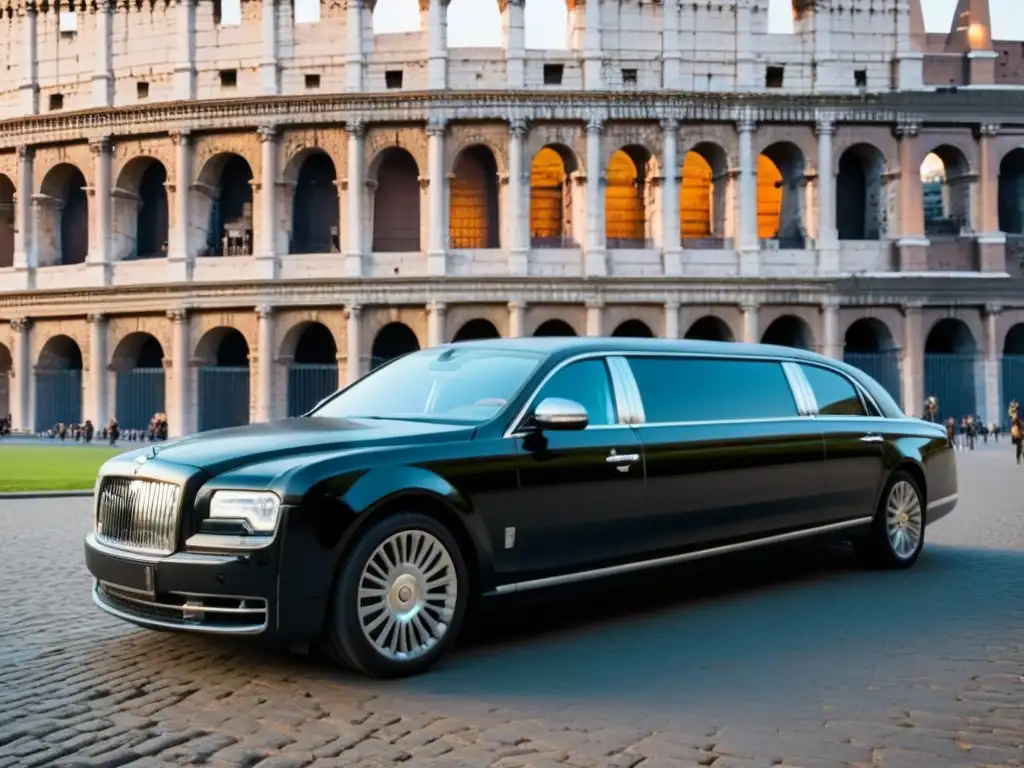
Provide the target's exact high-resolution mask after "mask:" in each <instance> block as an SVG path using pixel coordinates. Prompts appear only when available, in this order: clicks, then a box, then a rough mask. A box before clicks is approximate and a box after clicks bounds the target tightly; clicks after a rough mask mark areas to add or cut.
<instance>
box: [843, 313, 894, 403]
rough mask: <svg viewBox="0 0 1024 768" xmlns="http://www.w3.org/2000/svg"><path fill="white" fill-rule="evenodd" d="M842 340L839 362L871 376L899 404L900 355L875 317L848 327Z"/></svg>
mask: <svg viewBox="0 0 1024 768" xmlns="http://www.w3.org/2000/svg"><path fill="white" fill-rule="evenodd" d="M843 339H844V344H843V361H844V362H845V363H847V364H849V365H852V366H854V367H855V368H859V369H860V370H862V371H864V372H865V373H866V374H868V375H869V376H871V377H872V378H873V379H875V381H877V382H878V383H879V384H881V385H882V386H883V387H885V389H886V390H887V391H888V392H889V394H890V395H892V396H893V399H895V400H896V402H900V400H901V399H902V398H901V392H902V386H901V382H900V352H899V347H898V346H897V344H896V338H895V336H894V335H893V333H892V330H891V329H890V328H889V326H888V325H886V324H885V323H884V322H882V321H881V320H879V319H878V318H876V317H861V318H858V319H857V320H854V321H853V322H852V323H850V325H849V327H847V329H846V334H845V336H844V337H843Z"/></svg>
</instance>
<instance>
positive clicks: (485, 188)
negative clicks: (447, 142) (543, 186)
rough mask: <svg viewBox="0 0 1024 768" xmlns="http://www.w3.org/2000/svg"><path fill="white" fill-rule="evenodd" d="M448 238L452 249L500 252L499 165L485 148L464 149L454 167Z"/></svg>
mask: <svg viewBox="0 0 1024 768" xmlns="http://www.w3.org/2000/svg"><path fill="white" fill-rule="evenodd" d="M452 168H453V170H452V177H451V188H450V196H449V212H448V235H449V238H450V242H451V247H452V248H500V247H501V223H500V217H499V208H500V192H499V189H498V162H497V159H496V154H495V153H494V152H493V151H492V149H491V148H490V147H488V146H486V145H484V144H471V145H470V146H468V147H465V148H464V149H462V150H461V151H460V152H459V153H458V155H457V156H456V157H455V161H454V162H453V164H452Z"/></svg>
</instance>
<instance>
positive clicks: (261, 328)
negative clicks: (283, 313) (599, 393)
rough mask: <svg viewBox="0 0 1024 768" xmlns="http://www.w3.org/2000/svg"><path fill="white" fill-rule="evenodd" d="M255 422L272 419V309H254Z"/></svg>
mask: <svg viewBox="0 0 1024 768" xmlns="http://www.w3.org/2000/svg"><path fill="white" fill-rule="evenodd" d="M256 320H257V324H256V421H271V420H273V418H274V308H273V307H272V306H270V305H268V304H261V305H260V306H258V307H256Z"/></svg>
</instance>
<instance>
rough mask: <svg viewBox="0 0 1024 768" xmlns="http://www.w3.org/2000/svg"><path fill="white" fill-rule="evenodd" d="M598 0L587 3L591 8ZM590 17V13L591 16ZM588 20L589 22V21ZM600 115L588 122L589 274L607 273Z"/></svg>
mask: <svg viewBox="0 0 1024 768" xmlns="http://www.w3.org/2000/svg"><path fill="white" fill-rule="evenodd" d="M594 2H596V0H590V2H588V3H587V9H588V11H587V12H588V13H589V9H590V6H591V4H592V3H594ZM588 19H589V17H588ZM588 23H589V22H588ZM601 129H602V121H601V119H600V118H597V117H592V118H591V119H590V120H589V121H588V122H587V233H586V235H587V236H586V242H585V243H584V253H583V262H584V264H583V266H584V270H583V272H584V275H585V276H586V277H605V276H607V275H608V249H607V241H606V240H605V227H604V186H605V183H604V170H603V167H602V163H601Z"/></svg>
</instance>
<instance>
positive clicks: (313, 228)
mask: <svg viewBox="0 0 1024 768" xmlns="http://www.w3.org/2000/svg"><path fill="white" fill-rule="evenodd" d="M293 162H294V164H295V165H297V166H298V169H297V173H296V172H295V171H294V170H293V171H292V173H294V175H295V181H294V183H295V192H294V196H293V197H292V231H291V239H290V242H289V243H288V252H289V253H333V252H337V251H339V250H340V240H339V230H338V211H339V205H338V185H337V180H338V172H337V169H336V168H335V167H334V161H333V160H331V157H330V155H328V154H327V153H326V152H323V151H320V150H312V151H310V152H308V153H306V154H304V155H303V156H302V157H300V158H296V159H295V161H293ZM361 192H362V191H361V190H353V191H352V194H361ZM355 226H358V224H356V225H355Z"/></svg>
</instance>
